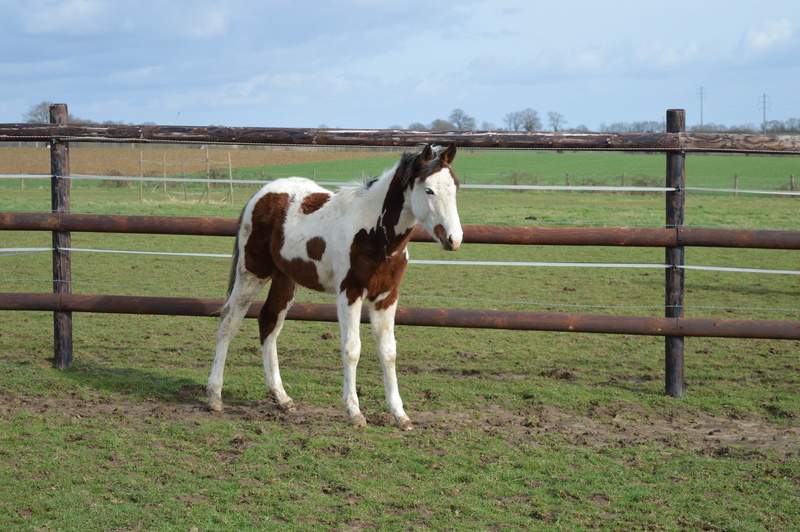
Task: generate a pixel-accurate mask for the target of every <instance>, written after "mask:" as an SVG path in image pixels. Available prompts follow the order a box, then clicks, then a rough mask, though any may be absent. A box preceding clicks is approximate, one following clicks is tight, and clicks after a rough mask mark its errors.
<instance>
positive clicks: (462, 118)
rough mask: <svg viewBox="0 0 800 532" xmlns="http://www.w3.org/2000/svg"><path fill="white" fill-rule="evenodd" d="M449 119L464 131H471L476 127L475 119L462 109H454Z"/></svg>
mask: <svg viewBox="0 0 800 532" xmlns="http://www.w3.org/2000/svg"><path fill="white" fill-rule="evenodd" d="M447 119H448V120H449V121H450V123H451V124H453V125H454V126H455V128H456V129H459V130H462V131H471V130H474V129H475V119H474V118H472V117H471V116H469V115H468V114H467V113H465V112H464V111H462V110H461V109H454V110H453V112H452V113H450V116H449V117H447Z"/></svg>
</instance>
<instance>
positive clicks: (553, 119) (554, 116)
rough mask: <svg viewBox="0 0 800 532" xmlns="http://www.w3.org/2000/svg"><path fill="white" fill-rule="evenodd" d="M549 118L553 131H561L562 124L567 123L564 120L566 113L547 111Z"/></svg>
mask: <svg viewBox="0 0 800 532" xmlns="http://www.w3.org/2000/svg"><path fill="white" fill-rule="evenodd" d="M547 120H548V121H549V122H550V127H552V128H553V131H561V126H563V125H564V124H566V123H567V121H566V120H564V115H562V114H561V113H556V112H555V111H550V112H549V113H547Z"/></svg>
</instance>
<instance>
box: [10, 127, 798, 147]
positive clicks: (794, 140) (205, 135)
mask: <svg viewBox="0 0 800 532" xmlns="http://www.w3.org/2000/svg"><path fill="white" fill-rule="evenodd" d="M53 139H55V140H59V141H89V142H178V143H209V144H264V145H270V144H277V145H310V146H352V145H358V146H367V147H386V146H407V147H412V146H417V145H419V144H423V143H431V142H432V143H447V142H455V143H456V144H457V145H458V146H459V147H461V148H496V149H508V148H514V149H547V150H613V151H627V150H639V151H642V150H644V151H685V152H749V153H754V152H764V153H787V154H800V137H798V136H795V135H778V136H764V135H739V134H728V133H543V132H526V131H409V130H399V129H319V128H318V129H307V128H304V129H298V128H244V127H214V126H211V127H194V126H161V125H148V126H146V125H142V126H126V125H99V124H98V125H78V124H62V125H60V124H0V141H49V140H53Z"/></svg>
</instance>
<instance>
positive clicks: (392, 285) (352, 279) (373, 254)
mask: <svg viewBox="0 0 800 532" xmlns="http://www.w3.org/2000/svg"><path fill="white" fill-rule="evenodd" d="M410 239H411V230H408V231H406V232H405V233H403V234H402V235H399V236H397V237H395V239H393V241H392V243H391V244H390V245H389V246H387V242H386V240H385V239H384V238H383V237H382V236H380V235H379V234H378V231H377V230H376V228H372V229H370V230H369V231H367V230H366V229H362V230H361V231H359V232H358V233H357V234H356V236H355V238H353V243H352V244H351V245H350V269H349V270H348V271H347V276H346V277H345V278H344V280H343V281H342V284H341V285H340V286H339V291H340V292H345V293H346V295H347V302H348V303H350V304H351V305H352V304H353V303H355V302H356V301H357V300H358V299H359V298H361V297H363V296H364V290H366V291H367V299H369V300H370V301H375V300H376V299H377V298H378V297H379V296H380V295H382V294H386V293H388V294H389V295H388V296H387V297H386V298H385V299H382V300H381V301H379V302H378V304H377V305H376V308H379V309H380V308H386V307H388V306H390V305H392V304H393V303H394V302H395V301H397V294H398V288H399V286H400V281H401V280H402V279H403V274H405V271H406V266H407V264H408V259H406V254H405V248H406V245H407V244H408V241H409V240H410Z"/></svg>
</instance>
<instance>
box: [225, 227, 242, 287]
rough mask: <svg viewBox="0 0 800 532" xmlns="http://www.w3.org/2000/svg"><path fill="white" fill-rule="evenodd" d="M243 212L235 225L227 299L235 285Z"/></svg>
mask: <svg viewBox="0 0 800 532" xmlns="http://www.w3.org/2000/svg"><path fill="white" fill-rule="evenodd" d="M243 217H244V211H242V214H240V215H239V222H238V223H237V224H236V241H235V242H234V244H233V255H232V260H231V271H230V274H229V275H228V297H229V298H230V297H231V294H232V293H233V285H234V284H236V271H237V270H238V266H239V230H240V229H241V228H242V218H243Z"/></svg>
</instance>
